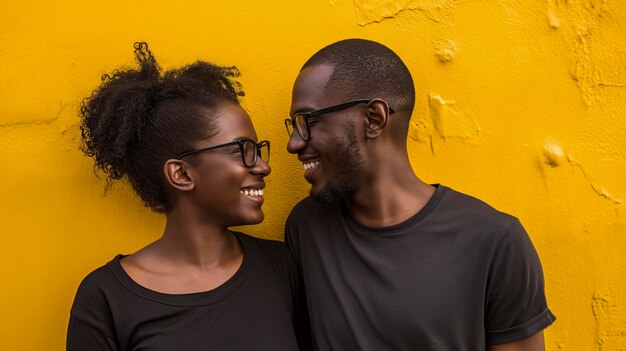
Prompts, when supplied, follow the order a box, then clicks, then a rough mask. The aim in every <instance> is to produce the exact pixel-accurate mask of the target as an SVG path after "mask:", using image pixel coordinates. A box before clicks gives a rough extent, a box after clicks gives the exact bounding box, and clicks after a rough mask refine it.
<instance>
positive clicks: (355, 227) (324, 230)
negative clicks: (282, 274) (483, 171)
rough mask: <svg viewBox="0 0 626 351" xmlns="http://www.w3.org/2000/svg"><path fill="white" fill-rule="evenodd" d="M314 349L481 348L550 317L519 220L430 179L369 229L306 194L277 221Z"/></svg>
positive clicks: (531, 330) (530, 331)
mask: <svg viewBox="0 0 626 351" xmlns="http://www.w3.org/2000/svg"><path fill="white" fill-rule="evenodd" d="M285 238H286V242H287V244H288V246H289V247H290V249H291V250H292V252H293V254H294V256H295V257H296V261H298V264H299V265H300V268H301V270H302V274H303V277H304V285H305V290H306V294H307V302H308V305H309V313H310V318H311V325H312V333H313V339H314V345H315V346H316V349H317V350H324V351H326V350H338V351H343V350H364V351H365V350H371V351H381V350H393V351H401V350H407V351H409V350H410V351H414V350H431V351H432V350H456V351H461V350H472V351H476V350H485V349H486V348H487V345H488V344H498V343H505V342H510V341H516V340H521V339H524V338H527V337H530V336H532V335H534V334H536V333H537V332H539V331H541V330H543V329H544V328H545V327H547V326H548V325H550V324H551V323H552V321H554V319H555V318H554V316H553V315H552V313H551V312H550V311H549V310H548V307H547V304H546V300H545V296H544V285H543V273H542V269H541V264H540V262H539V258H538V256H537V253H536V252H535V249H534V247H533V245H532V243H531V241H530V239H529V237H528V235H527V234H526V232H525V231H524V229H523V228H522V226H521V224H520V222H519V221H518V220H517V219H516V218H514V217H511V216H509V215H507V214H504V213H501V212H498V211H496V210H494V209H493V208H491V207H490V206H488V205H487V204H485V203H483V202H482V201H480V200H477V199H475V198H472V197H470V196H467V195H464V194H461V193H458V192H456V191H454V190H452V189H449V188H446V187H444V186H438V187H437V190H436V191H435V194H434V195H433V197H432V198H431V199H430V201H429V202H428V203H427V204H426V206H425V207H424V208H423V209H422V210H421V211H419V212H418V213H417V214H416V215H414V216H413V217H412V218H410V219H408V220H406V221H405V222H403V223H400V224H397V225H394V226H390V227H385V228H372V227H367V226H364V225H362V224H360V223H358V222H357V221H356V220H355V219H354V218H352V217H351V215H350V213H349V211H348V210H347V208H346V207H345V205H343V203H342V202H335V203H331V204H320V203H316V202H315V201H313V200H312V199H311V198H307V199H305V200H303V201H302V202H300V203H299V204H298V205H297V206H296V207H295V208H294V209H293V211H292V213H291V214H290V216H289V219H288V221H287V227H286V236H285Z"/></svg>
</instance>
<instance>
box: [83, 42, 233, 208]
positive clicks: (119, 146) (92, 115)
mask: <svg viewBox="0 0 626 351" xmlns="http://www.w3.org/2000/svg"><path fill="white" fill-rule="evenodd" d="M134 48H135V58H136V60H137V63H138V64H139V67H138V68H129V69H118V70H116V71H114V72H113V73H112V74H111V75H108V74H105V75H103V76H102V82H101V84H100V86H99V87H98V88H97V89H96V90H95V91H94V92H93V93H92V94H91V96H90V97H88V98H85V99H83V101H82V104H81V107H80V115H81V125H80V130H81V135H82V139H83V145H82V151H83V152H84V153H85V154H86V155H87V156H89V157H93V158H94V160H95V166H94V168H95V169H96V171H97V170H101V171H102V172H104V173H105V174H107V184H109V185H110V184H111V182H112V181H113V180H117V179H121V178H122V177H124V176H127V177H128V179H129V181H130V183H131V185H132V186H133V189H134V190H135V192H136V193H137V194H138V195H139V196H140V197H141V199H142V200H143V202H144V204H145V205H146V206H148V207H150V208H151V209H152V210H154V211H156V212H166V211H167V210H168V209H169V208H170V206H171V204H170V203H169V202H168V198H167V196H166V194H165V189H164V185H163V184H164V180H163V175H162V173H163V172H162V168H163V165H164V163H165V161H166V160H168V159H170V158H175V157H176V156H177V155H178V154H180V153H181V152H183V151H185V150H188V149H191V148H193V145H194V144H195V143H196V142H197V141H199V140H201V139H204V138H207V137H210V136H211V135H212V134H215V129H216V125H215V117H214V116H215V111H216V110H217V109H218V108H219V107H220V105H222V104H224V103H232V104H239V99H238V98H239V97H240V96H244V92H243V91H242V90H241V85H240V84H239V82H237V81H236V80H234V79H235V78H236V77H238V76H239V70H238V69H237V67H234V66H232V67H222V66H217V65H214V64H211V63H208V62H203V61H197V62H195V63H193V64H190V65H187V66H184V67H181V68H177V69H172V70H169V71H167V72H165V73H163V72H162V70H161V67H159V65H158V64H157V62H156V60H155V59H154V56H153V55H152V52H151V51H150V50H149V49H148V44H146V43H144V42H140V43H135V44H134Z"/></svg>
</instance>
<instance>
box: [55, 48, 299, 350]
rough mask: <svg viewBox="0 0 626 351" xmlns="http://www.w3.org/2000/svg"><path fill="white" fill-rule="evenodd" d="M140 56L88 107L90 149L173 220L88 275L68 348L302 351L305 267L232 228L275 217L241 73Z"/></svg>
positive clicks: (264, 144) (112, 174)
mask: <svg viewBox="0 0 626 351" xmlns="http://www.w3.org/2000/svg"><path fill="white" fill-rule="evenodd" d="M135 56H136V58H137V61H138V63H139V68H138V69H126V70H118V71H116V72H115V73H114V74H113V75H112V76H108V75H105V76H104V77H103V82H102V84H101V85H100V87H99V88H98V89H97V90H96V91H95V92H94V93H93V94H92V95H91V97H89V98H87V99H85V101H83V105H82V107H81V115H82V123H81V131H82V137H83V142H84V146H83V150H84V152H85V154H87V155H88V156H90V157H93V158H94V160H95V166H96V167H97V168H98V169H100V170H102V171H104V172H105V173H106V174H107V175H108V179H107V180H108V181H109V182H110V181H112V180H117V179H120V178H122V177H127V178H128V180H129V181H130V183H131V185H132V187H133V189H134V190H135V192H136V193H137V194H138V195H139V196H140V197H141V199H142V200H143V202H144V203H145V205H146V206H148V207H150V208H151V209H153V210H155V211H157V212H163V213H165V215H166V218H167V223H166V225H165V229H164V231H163V236H162V237H161V238H160V239H158V240H157V241H155V242H153V243H152V244H150V245H148V246H146V247H144V248H143V249H141V250H139V251H138V252H136V253H134V254H132V255H128V256H122V255H118V256H116V257H115V258H114V259H113V260H112V261H111V262H109V263H107V264H106V265H105V266H103V267H101V268H99V269H97V270H95V271H94V272H92V273H91V274H89V275H88V276H87V277H86V278H85V279H84V280H83V282H82V283H81V285H80V287H79V288H78V292H77V294H76V298H75V300H74V304H73V306H72V311H71V316H70V323H69V330H68V338H67V349H68V350H229V351H232V350H272V351H276V350H297V349H298V341H299V342H300V343H307V341H303V340H306V339H307V337H306V336H305V337H301V335H306V332H304V333H300V332H299V330H301V329H300V327H299V326H300V324H299V323H298V321H299V320H300V317H301V316H302V314H301V313H300V312H301V311H300V310H299V306H300V304H299V303H298V301H299V298H298V295H299V283H298V277H297V268H296V266H295V263H294V261H293V260H292V258H291V257H290V256H289V254H288V251H287V250H286V248H285V247H284V245H283V244H282V243H280V242H274V241H268V240H261V239H256V238H253V237H251V236H248V235H246V234H243V233H238V232H232V231H230V230H228V227H229V226H235V225H246V224H256V223H259V222H261V221H262V220H263V212H262V210H261V205H262V204H263V190H264V187H265V182H264V180H263V179H264V178H265V177H266V176H267V175H268V174H269V173H270V167H269V165H268V163H267V162H268V160H269V146H270V145H269V142H268V141H260V142H259V141H258V140H257V135H256V132H255V130H254V127H253V125H252V122H251V120H250V117H249V116H248V114H247V113H246V112H245V111H244V110H243V109H242V108H241V106H240V105H239V101H238V97H239V96H243V95H244V93H243V92H242V91H241V89H240V85H239V83H237V82H236V81H234V80H233V78H235V77H237V76H238V75H239V73H238V70H237V68H236V67H220V66H215V65H213V64H210V63H206V62H201V61H199V62H196V63H194V64H191V65H188V66H185V67H182V68H180V69H173V70H170V71H168V72H165V73H164V74H162V72H161V69H160V68H159V66H158V65H157V63H156V61H155V59H154V57H153V56H152V53H151V52H150V51H149V50H148V46H147V44H145V43H135ZM306 329H307V328H306V327H305V328H302V330H306ZM303 346H304V347H303V349H304V348H308V343H307V345H304V344H303Z"/></svg>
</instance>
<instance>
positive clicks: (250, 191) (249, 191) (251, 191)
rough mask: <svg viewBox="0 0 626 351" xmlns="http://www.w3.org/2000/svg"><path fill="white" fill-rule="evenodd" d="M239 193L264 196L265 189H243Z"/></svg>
mask: <svg viewBox="0 0 626 351" xmlns="http://www.w3.org/2000/svg"><path fill="white" fill-rule="evenodd" d="M239 192H240V193H241V194H242V195H248V196H263V189H241V190H239Z"/></svg>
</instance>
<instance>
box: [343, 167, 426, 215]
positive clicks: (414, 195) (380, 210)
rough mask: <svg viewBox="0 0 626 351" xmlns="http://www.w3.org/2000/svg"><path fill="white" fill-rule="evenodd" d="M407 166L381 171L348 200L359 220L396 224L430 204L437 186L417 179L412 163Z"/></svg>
mask: <svg viewBox="0 0 626 351" xmlns="http://www.w3.org/2000/svg"><path fill="white" fill-rule="evenodd" d="M407 168H408V169H397V168H396V169H395V171H381V172H378V173H377V174H376V176H375V177H372V178H371V181H369V182H368V183H367V184H364V185H363V186H361V188H360V190H359V191H357V192H356V193H355V194H354V195H353V196H350V197H348V198H347V199H346V204H347V206H348V209H349V211H350V213H351V214H352V215H353V216H354V217H355V218H356V219H357V221H359V222H360V223H361V224H364V225H367V226H371V227H387V226H391V225H395V224H398V223H402V222H404V221H406V220H407V219H409V218H411V217H413V216H414V215H415V214H417V213H418V212H419V211H420V210H421V209H422V208H423V207H424V206H425V205H426V203H428V200H430V198H431V197H432V196H433V194H434V193H435V187H433V186H431V185H429V184H426V183H424V182H423V181H421V180H420V179H419V178H417V176H415V174H414V173H413V170H412V169H411V168H410V166H408V167H407ZM386 169H387V170H390V169H393V168H386Z"/></svg>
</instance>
